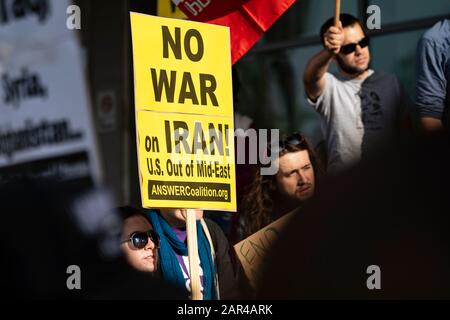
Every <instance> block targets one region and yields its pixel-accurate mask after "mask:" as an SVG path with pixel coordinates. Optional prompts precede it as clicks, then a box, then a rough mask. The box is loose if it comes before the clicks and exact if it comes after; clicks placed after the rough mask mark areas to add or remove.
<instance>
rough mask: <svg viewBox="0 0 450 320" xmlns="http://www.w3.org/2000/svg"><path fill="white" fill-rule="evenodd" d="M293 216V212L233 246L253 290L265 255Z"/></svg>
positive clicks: (264, 260)
mask: <svg viewBox="0 0 450 320" xmlns="http://www.w3.org/2000/svg"><path fill="white" fill-rule="evenodd" d="M294 214H295V211H294V212H291V213H288V214H286V215H284V216H283V217H281V218H280V219H278V220H277V221H275V222H273V223H271V224H269V225H268V226H267V227H265V228H263V229H261V230H259V231H258V232H256V233H254V234H252V235H251V236H250V237H248V238H247V239H244V240H242V241H241V242H239V243H237V244H236V245H234V251H236V255H237V257H238V258H239V261H240V262H241V265H242V268H243V269H244V272H245V275H246V276H247V279H248V280H249V283H250V285H251V286H252V287H253V288H256V284H257V283H258V279H259V277H260V275H261V270H262V268H263V265H264V263H265V262H266V257H267V253H268V252H269V251H270V249H271V248H272V246H273V243H274V242H275V241H276V240H277V238H278V237H279V235H280V233H281V231H282V229H283V228H284V227H285V226H286V224H287V223H288V222H289V220H290V219H292V216H293V215H294Z"/></svg>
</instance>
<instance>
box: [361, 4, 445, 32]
mask: <svg viewBox="0 0 450 320" xmlns="http://www.w3.org/2000/svg"><path fill="white" fill-rule="evenodd" d="M369 3H370V4H375V5H377V6H379V7H380V9H381V24H382V26H383V24H386V23H394V22H402V21H407V20H416V19H421V18H428V17H432V16H440V15H446V14H448V15H449V16H450V1H448V0H444V1H442V0H427V1H423V0H371V1H369Z"/></svg>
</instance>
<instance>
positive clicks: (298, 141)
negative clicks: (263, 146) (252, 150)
mask: <svg viewBox="0 0 450 320" xmlns="http://www.w3.org/2000/svg"><path fill="white" fill-rule="evenodd" d="M305 142H306V141H305V138H304V137H303V136H302V135H301V134H300V133H297V132H296V133H293V134H290V135H288V136H287V137H285V138H282V139H280V140H279V142H278V143H279V145H278V146H276V145H275V146H273V145H271V144H269V150H270V151H278V152H279V153H281V152H283V151H284V150H285V149H286V147H287V146H288V145H290V146H301V145H304V144H305ZM305 147H306V146H305Z"/></svg>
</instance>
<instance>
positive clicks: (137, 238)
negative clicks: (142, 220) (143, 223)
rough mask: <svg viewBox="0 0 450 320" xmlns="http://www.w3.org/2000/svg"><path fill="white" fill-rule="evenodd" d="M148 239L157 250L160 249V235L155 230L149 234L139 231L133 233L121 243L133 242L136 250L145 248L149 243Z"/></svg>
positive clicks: (149, 231)
mask: <svg viewBox="0 0 450 320" xmlns="http://www.w3.org/2000/svg"><path fill="white" fill-rule="evenodd" d="M148 238H150V240H152V241H153V243H154V244H155V247H156V248H159V235H158V234H157V233H156V231H155V230H148V231H147V232H142V231H137V232H133V233H132V234H131V236H130V238H128V239H127V240H124V241H122V242H121V243H126V242H128V241H131V244H132V245H133V247H135V248H136V249H142V248H144V247H145V246H146V245H147V243H148Z"/></svg>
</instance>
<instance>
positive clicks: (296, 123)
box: [235, 46, 322, 145]
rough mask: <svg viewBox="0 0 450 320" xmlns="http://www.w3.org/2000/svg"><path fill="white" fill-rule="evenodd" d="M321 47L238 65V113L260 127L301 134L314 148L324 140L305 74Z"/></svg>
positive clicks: (262, 56)
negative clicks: (309, 100)
mask: <svg viewBox="0 0 450 320" xmlns="http://www.w3.org/2000/svg"><path fill="white" fill-rule="evenodd" d="M321 48H322V47H321V46H308V47H301V48H297V49H292V50H283V51H277V52H273V53H270V54H269V53H267V54H254V55H249V56H245V57H244V58H243V59H242V60H241V61H239V62H238V63H237V64H236V67H237V69H238V73H239V76H240V80H241V83H242V86H241V90H240V93H239V103H238V104H237V105H235V110H236V111H238V112H240V113H242V114H244V115H247V116H249V117H251V118H252V119H253V120H254V121H255V124H256V126H257V127H258V128H263V129H270V128H279V129H281V130H282V131H283V132H285V133H289V132H294V131H300V132H302V133H303V134H304V135H305V136H307V137H308V138H309V140H310V141H311V142H312V143H313V145H317V144H318V143H319V142H320V141H321V140H322V135H321V131H320V123H319V115H318V114H317V113H316V112H315V110H314V109H313V108H312V107H311V106H310V105H309V104H308V102H307V100H306V97H305V90H304V87H303V71H304V69H305V66H306V63H307V62H308V60H309V59H310V58H311V57H312V56H313V55H314V54H315V53H317V52H318V51H319V50H321Z"/></svg>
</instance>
